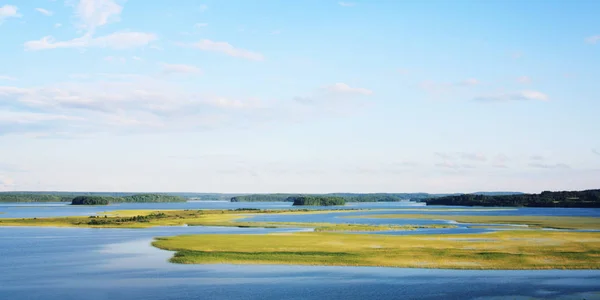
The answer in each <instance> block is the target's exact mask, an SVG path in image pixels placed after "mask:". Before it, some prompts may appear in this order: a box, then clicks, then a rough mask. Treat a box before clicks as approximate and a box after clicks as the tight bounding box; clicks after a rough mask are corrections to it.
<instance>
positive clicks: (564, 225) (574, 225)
mask: <svg viewBox="0 0 600 300" xmlns="http://www.w3.org/2000/svg"><path fill="white" fill-rule="evenodd" d="M355 218H381V219H428V220H448V221H450V220H452V221H457V222H460V223H478V224H516V225H528V226H530V227H534V228H556V229H600V218H596V217H553V216H462V215H428V214H381V215H363V216H356V217H355Z"/></svg>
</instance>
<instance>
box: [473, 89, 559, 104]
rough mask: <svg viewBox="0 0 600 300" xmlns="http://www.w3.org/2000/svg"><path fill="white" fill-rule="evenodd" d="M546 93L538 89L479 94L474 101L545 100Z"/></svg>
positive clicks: (546, 98) (546, 97)
mask: <svg viewBox="0 0 600 300" xmlns="http://www.w3.org/2000/svg"><path fill="white" fill-rule="evenodd" d="M548 99H549V98H548V95H546V94H544V93H542V92H538V91H520V92H515V93H508V94H500V95H491V96H479V97H476V98H475V100H476V101H482V102H505V101H547V100H548Z"/></svg>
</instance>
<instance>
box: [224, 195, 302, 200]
mask: <svg viewBox="0 0 600 300" xmlns="http://www.w3.org/2000/svg"><path fill="white" fill-rule="evenodd" d="M291 196H297V195H296V194H252V195H243V196H236V197H232V198H231V202H282V201H288V200H287V199H288V198H289V197H291Z"/></svg>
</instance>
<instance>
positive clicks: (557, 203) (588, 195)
mask: <svg viewBox="0 0 600 300" xmlns="http://www.w3.org/2000/svg"><path fill="white" fill-rule="evenodd" d="M425 202H426V203H427V205H461V206H526V207H600V190H586V191H560V192H550V191H544V192H541V193H539V194H517V195H496V196H489V195H477V194H463V195H455V196H446V197H439V198H430V199H426V200H425Z"/></svg>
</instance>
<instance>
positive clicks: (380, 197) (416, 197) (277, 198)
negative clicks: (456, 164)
mask: <svg viewBox="0 0 600 300" xmlns="http://www.w3.org/2000/svg"><path fill="white" fill-rule="evenodd" d="M475 194H478V195H479V194H482V195H513V194H520V193H519V192H477V193H475ZM302 195H303V194H252V195H242V196H235V197H232V198H231V202H281V201H289V202H293V201H291V200H290V197H293V196H302ZM448 195H460V194H428V193H367V194H358V193H331V194H305V196H335V197H342V198H343V199H344V200H345V201H346V202H399V201H420V200H425V199H430V198H434V197H443V196H448Z"/></svg>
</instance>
